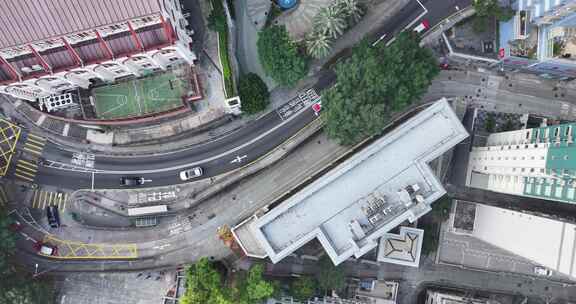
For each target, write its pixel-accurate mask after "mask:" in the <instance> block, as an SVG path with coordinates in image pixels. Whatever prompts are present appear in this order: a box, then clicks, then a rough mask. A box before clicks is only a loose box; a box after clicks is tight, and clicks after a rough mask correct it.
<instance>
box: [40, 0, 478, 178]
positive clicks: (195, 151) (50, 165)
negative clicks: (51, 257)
mask: <svg viewBox="0 0 576 304" xmlns="http://www.w3.org/2000/svg"><path fill="white" fill-rule="evenodd" d="M470 2H471V1H470V0H450V1H430V0H421V1H417V0H412V1H410V2H409V3H408V4H407V5H406V6H405V7H404V8H402V9H401V11H400V13H398V14H397V15H395V16H393V17H392V18H391V19H390V20H389V21H388V22H386V23H385V24H384V26H382V27H381V28H380V29H378V30H377V31H375V32H374V33H372V34H371V37H372V40H374V41H375V40H379V38H380V37H383V36H384V37H385V39H382V40H381V43H385V42H386V41H388V40H390V39H392V37H394V35H395V34H396V33H398V32H400V31H402V30H403V29H405V28H406V27H407V26H409V25H410V26H412V27H413V26H415V25H416V24H417V23H418V22H417V21H418V20H417V18H418V17H420V16H422V14H424V15H423V17H422V18H425V19H428V20H429V21H430V24H431V25H435V24H438V23H439V22H441V21H442V20H443V19H444V18H446V17H447V16H449V15H451V14H453V13H454V12H456V10H457V7H458V8H460V9H461V8H464V7H466V6H467V5H469V4H470ZM422 4H423V5H422ZM423 6H424V7H426V9H424V8H423ZM334 80H335V77H334V75H333V74H332V73H331V72H330V71H324V73H323V74H322V75H321V77H320V79H319V81H318V83H317V84H316V86H315V89H316V91H317V92H320V91H321V90H322V89H324V88H327V87H329V86H331V85H332V84H333V83H334ZM313 119H314V115H313V112H312V110H310V109H304V110H302V111H301V112H300V113H297V114H294V115H292V116H291V117H290V118H289V119H288V120H286V121H283V120H282V118H281V117H280V115H279V114H278V113H277V112H276V111H274V112H271V113H269V114H268V115H266V116H264V117H262V118H260V119H258V120H257V121H255V122H254V123H252V124H250V125H249V126H247V127H245V128H243V129H241V130H238V131H237V132H235V133H232V134H229V135H227V136H226V137H224V138H221V139H219V140H216V141H213V142H209V143H206V144H202V145H197V146H194V147H191V148H189V149H186V150H182V151H178V152H173V153H167V154H162V155H154V156H150V155H148V156H133V157H112V156H96V159H95V167H94V169H95V170H92V171H95V172H94V174H92V172H89V171H88V170H77V169H75V170H69V169H68V170H63V169H57V168H55V167H61V166H62V164H64V165H70V164H71V159H72V157H73V152H70V151H68V150H66V149H63V148H61V147H60V146H58V145H55V144H52V143H49V144H47V145H46V147H45V148H44V151H43V155H42V157H43V159H45V161H44V162H43V163H44V165H41V166H39V169H38V172H37V175H36V178H35V183H37V184H41V185H53V186H59V187H62V185H65V187H66V188H70V189H88V188H91V187H94V188H95V189H103V188H120V187H121V186H120V184H119V180H120V177H122V176H138V177H144V179H145V180H146V181H147V182H146V184H145V186H147V187H154V186H165V185H172V184H178V183H182V181H181V180H180V179H179V177H178V173H179V172H180V171H182V170H183V169H186V168H190V167H192V166H201V167H203V168H204V171H205V176H204V178H206V177H210V176H215V175H218V174H221V173H225V172H227V171H230V170H233V169H236V168H238V167H240V166H243V165H244V164H246V163H249V162H251V161H254V160H256V159H258V158H259V157H261V156H262V155H264V154H266V153H267V152H269V151H270V150H272V149H273V148H274V147H276V146H278V145H279V144H281V143H282V142H284V141H285V140H286V139H287V138H289V137H290V136H291V135H292V134H294V133H296V132H297V131H298V130H300V129H302V128H303V127H304V126H305V125H306V124H308V123H310V122H311V121H312V120H313ZM236 157H241V159H240V161H236V162H233V160H234V159H235V158H236Z"/></svg>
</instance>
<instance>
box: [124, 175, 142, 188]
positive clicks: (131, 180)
mask: <svg viewBox="0 0 576 304" xmlns="http://www.w3.org/2000/svg"><path fill="white" fill-rule="evenodd" d="M143 184H144V178H143V177H141V176H123V177H121V178H120V185H122V186H125V187H135V186H141V185H143Z"/></svg>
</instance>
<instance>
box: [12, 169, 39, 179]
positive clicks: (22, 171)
mask: <svg viewBox="0 0 576 304" xmlns="http://www.w3.org/2000/svg"><path fill="white" fill-rule="evenodd" d="M16 173H19V174H20V175H22V174H25V175H28V176H30V177H31V178H34V177H35V176H36V171H34V172H30V171H25V170H18V168H17V169H16Z"/></svg>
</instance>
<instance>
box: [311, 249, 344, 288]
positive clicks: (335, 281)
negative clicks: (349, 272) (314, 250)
mask: <svg viewBox="0 0 576 304" xmlns="http://www.w3.org/2000/svg"><path fill="white" fill-rule="evenodd" d="M318 267H319V268H320V271H319V272H318V277H317V278H318V285H319V286H320V288H321V289H322V290H324V291H325V292H329V291H331V290H340V289H342V288H343V287H344V282H345V280H346V277H345V275H344V269H343V268H342V266H334V263H332V260H330V258H329V257H328V256H326V255H324V256H322V257H321V258H320V260H319V261H318Z"/></svg>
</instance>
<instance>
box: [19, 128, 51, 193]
mask: <svg viewBox="0 0 576 304" xmlns="http://www.w3.org/2000/svg"><path fill="white" fill-rule="evenodd" d="M44 145H46V139H44V138H42V137H40V136H38V135H34V134H32V133H28V134H27V136H26V140H25V142H24V145H23V147H22V151H24V152H26V154H27V157H25V159H24V158H23V157H20V159H18V160H17V161H16V167H15V170H14V176H15V177H17V178H18V179H21V180H24V181H26V182H30V183H32V182H34V177H36V173H37V172H38V159H39V158H40V156H41V155H42V150H43V149H44Z"/></svg>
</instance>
